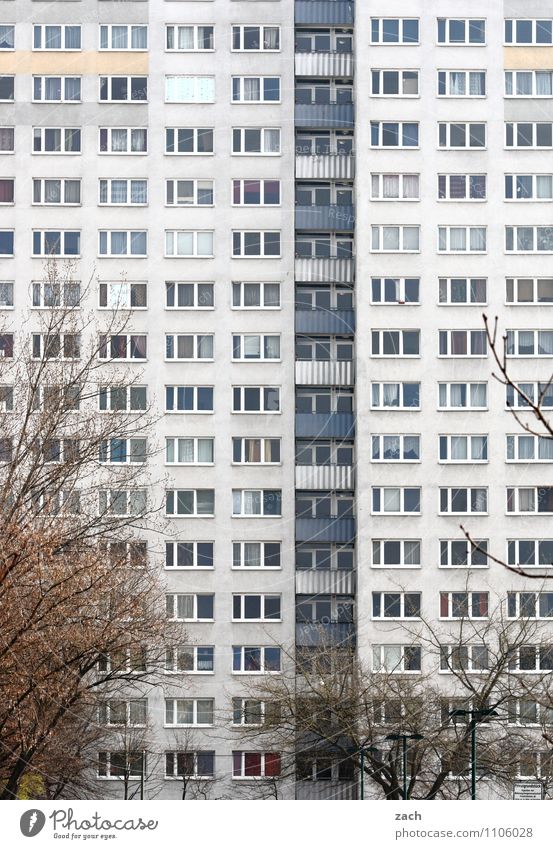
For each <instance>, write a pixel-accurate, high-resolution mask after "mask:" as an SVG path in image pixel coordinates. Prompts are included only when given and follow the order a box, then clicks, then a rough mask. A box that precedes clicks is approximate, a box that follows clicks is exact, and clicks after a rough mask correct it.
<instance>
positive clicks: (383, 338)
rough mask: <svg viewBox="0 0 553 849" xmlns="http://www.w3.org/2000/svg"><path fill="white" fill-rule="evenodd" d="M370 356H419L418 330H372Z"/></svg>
mask: <svg viewBox="0 0 553 849" xmlns="http://www.w3.org/2000/svg"><path fill="white" fill-rule="evenodd" d="M371 356H372V357H418V356H420V330H372V331H371Z"/></svg>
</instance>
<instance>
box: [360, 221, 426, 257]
mask: <svg viewBox="0 0 553 849" xmlns="http://www.w3.org/2000/svg"><path fill="white" fill-rule="evenodd" d="M387 230H390V231H392V230H397V231H398V247H397V248H388V247H384V241H385V238H384V237H385V233H386V231H387ZM408 230H413V231H416V233H417V246H416V247H415V248H405V247H404V242H405V236H406V234H407V231H408ZM420 251H421V226H420V224H372V225H371V247H370V252H371V253H384V254H386V253H387V254H398V253H405V254H418V253H420Z"/></svg>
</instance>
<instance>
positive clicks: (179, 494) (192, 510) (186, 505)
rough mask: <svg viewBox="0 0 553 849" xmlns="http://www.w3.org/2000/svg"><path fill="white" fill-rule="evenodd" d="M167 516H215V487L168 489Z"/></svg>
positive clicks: (166, 497) (166, 498) (166, 499)
mask: <svg viewBox="0 0 553 849" xmlns="http://www.w3.org/2000/svg"><path fill="white" fill-rule="evenodd" d="M165 513H166V515H167V516H213V515H214V514H215V490H214V489H168V490H167V491H166V493H165Z"/></svg>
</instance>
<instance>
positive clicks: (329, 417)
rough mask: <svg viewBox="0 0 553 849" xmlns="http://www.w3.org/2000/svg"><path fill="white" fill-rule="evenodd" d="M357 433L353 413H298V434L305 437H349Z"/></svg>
mask: <svg viewBox="0 0 553 849" xmlns="http://www.w3.org/2000/svg"><path fill="white" fill-rule="evenodd" d="M354 434H355V417H354V415H353V413H296V436H297V437H302V438H305V439H317V438H320V439H331V438H332V437H337V438H342V439H347V438H351V437H353V436H354Z"/></svg>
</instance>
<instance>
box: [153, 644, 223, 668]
mask: <svg viewBox="0 0 553 849" xmlns="http://www.w3.org/2000/svg"><path fill="white" fill-rule="evenodd" d="M181 649H186V650H187V651H188V652H189V653H190V654H191V656H192V669H183V668H182V667H181V665H180V664H179V651H180V650H181ZM199 649H211V653H212V667H213V668H212V669H199V668H198V650H199ZM164 672H165V674H166V675H214V674H215V646H197V645H182V646H176V647H174V648H169V649H166V650H165V668H164Z"/></svg>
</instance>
